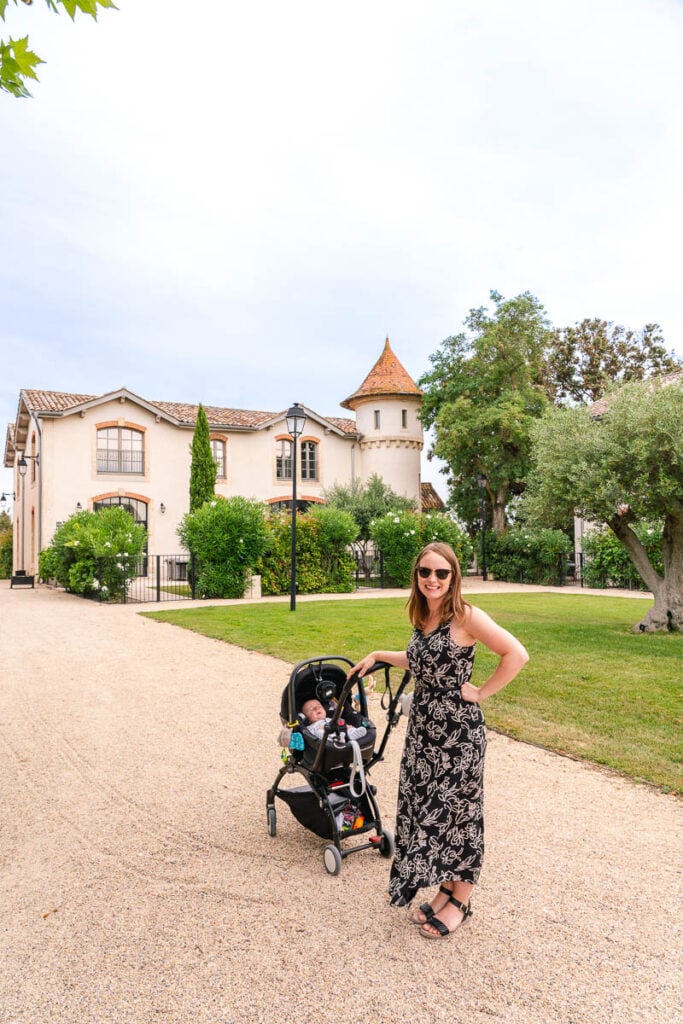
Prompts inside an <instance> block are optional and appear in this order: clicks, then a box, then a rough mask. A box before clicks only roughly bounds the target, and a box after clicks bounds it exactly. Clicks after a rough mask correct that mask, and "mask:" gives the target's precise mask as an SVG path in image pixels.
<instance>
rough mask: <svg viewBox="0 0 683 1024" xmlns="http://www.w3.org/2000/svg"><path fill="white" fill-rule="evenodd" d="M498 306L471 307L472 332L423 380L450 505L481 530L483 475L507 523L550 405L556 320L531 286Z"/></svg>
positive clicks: (495, 521) (497, 526) (495, 510)
mask: <svg viewBox="0 0 683 1024" xmlns="http://www.w3.org/2000/svg"><path fill="white" fill-rule="evenodd" d="M491 302H492V303H493V306H494V309H493V312H492V313H490V312H489V311H488V309H487V308H486V307H483V306H482V307H480V308H479V309H471V310H470V312H469V314H468V316H467V317H466V319H465V327H466V330H465V331H463V332H462V333H460V334H457V335H455V336H453V337H451V338H446V340H445V341H444V342H443V343H442V345H441V348H440V349H439V351H437V352H436V353H435V354H434V355H433V356H431V362H432V365H433V369H432V370H431V371H430V372H428V373H426V374H425V375H424V376H423V377H422V378H421V380H420V381H419V382H418V383H419V385H420V387H421V388H422V389H423V391H424V397H423V404H422V412H421V418H422V422H423V423H424V425H425V427H427V428H433V430H434V436H435V442H434V446H433V451H432V453H431V454H434V455H436V456H438V457H439V458H440V459H442V460H443V461H444V462H445V463H446V464H447V466H448V471H449V480H448V482H449V486H450V501H449V505H450V506H451V507H452V508H453V509H454V510H455V511H456V512H457V514H458V516H459V518H460V519H461V520H462V521H463V522H464V523H466V524H468V526H469V527H470V528H471V529H472V530H473V529H474V524H475V523H476V522H477V521H478V519H479V512H478V490H477V477H478V476H479V475H482V476H484V477H486V481H487V482H486V494H487V502H488V503H489V504H490V509H491V516H490V519H491V525H492V527H493V529H494V530H495V531H496V532H497V533H500V532H501V531H502V530H504V529H505V528H506V526H507V521H508V516H507V511H508V504H509V502H510V500H511V498H513V497H514V496H515V495H518V494H520V493H521V492H522V491H523V489H524V486H525V480H526V475H527V472H528V469H529V454H530V450H531V439H530V432H531V426H532V424H533V423H534V422H535V421H536V420H537V419H538V418H539V417H540V416H542V415H543V413H544V412H545V410H546V409H547V407H548V404H549V400H548V397H547V395H546V388H547V381H546V364H545V360H544V354H545V351H546V348H547V345H548V340H549V323H548V320H547V318H546V314H545V310H544V309H543V306H542V305H541V303H540V302H539V301H538V299H536V298H535V297H534V296H533V295H531V294H530V293H529V292H524V293H523V294H521V295H518V296H517V297H516V298H514V299H504V298H503V296H502V295H500V294H499V293H498V292H495V291H493V292H491Z"/></svg>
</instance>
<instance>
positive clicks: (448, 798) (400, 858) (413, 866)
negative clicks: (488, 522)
mask: <svg viewBox="0 0 683 1024" xmlns="http://www.w3.org/2000/svg"><path fill="white" fill-rule="evenodd" d="M461 583H462V580H461V574H460V566H459V564H458V559H457V558H456V556H455V553H454V551H453V549H452V548H451V547H449V545H448V544H442V543H439V542H437V543H433V544H428V545H427V546H426V547H425V548H424V549H423V550H422V551H421V552H420V554H419V555H418V557H417V559H416V560H415V565H414V567H413V580H412V589H411V594H410V599H409V601H408V614H409V617H410V621H411V623H412V625H413V627H414V633H413V636H412V639H411V641H410V643H409V644H408V649H407V651H372V652H371V653H370V654H368V655H367V656H366V657H365V658H363V660H362V661H359V662H358V664H357V665H355V666H354V667H353V669H352V670H351V671H352V672H358V674H359V675H360V676H363V675H364V674H366V673H367V672H368V671H369V670H370V668H371V667H372V665H373V664H374V662H376V661H385V662H388V663H389V664H390V665H395V666H396V667H397V668H409V669H410V671H411V673H412V675H413V678H414V681H415V693H414V698H413V704H412V708H411V711H410V718H409V720H408V729H407V732H406V741H405V747H404V750H403V756H402V759H401V770H400V775H399V792H398V808H397V819H396V856H395V858H394V863H393V865H392V868H391V878H390V883H389V893H390V896H391V903H392V905H393V906H399V907H400V906H406V905H407V904H409V903H410V902H411V901H412V900H413V898H414V897H415V894H416V893H417V891H418V889H420V888H422V887H425V886H435V885H438V886H439V890H438V892H437V893H436V895H435V896H434V898H433V899H432V901H431V903H423V904H422V905H421V906H420V908H419V909H417V910H414V911H413V912H412V920H413V921H414V922H415V923H416V924H418V925H419V926H420V934H421V935H423V936H424V937H425V938H428V939H440V938H446V937H447V936H448V935H449V934H450V933H451V932H453V931H455V929H456V928H457V927H458V926H459V925H461V924H462V923H463V921H465V920H466V919H467V918H468V917H469V916H470V914H471V910H470V895H471V892H472V888H473V886H474V885H475V884H476V882H477V880H478V878H479V872H480V870H481V863H482V858H483V854H484V818H483V775H484V751H485V749H486V727H485V724H484V716H483V714H482V711H481V707H480V705H481V703H482V702H483V701H484V700H485V699H486V698H488V697H490V696H491V695H492V694H494V693H497V692H498V690H501V689H502V688H503V687H504V686H506V685H507V684H508V683H509V682H510V680H512V679H514V677H515V676H516V675H517V673H518V672H519V671H520V670H521V669H522V667H523V666H524V665H525V664H526V662H527V661H528V660H529V656H528V654H527V652H526V650H525V649H524V647H522V645H521V644H520V643H519V641H518V640H516V639H515V637H514V636H512V634H511V633H508V632H507V630H505V629H502V628H501V627H500V626H498V625H496V623H495V622H494V621H493V620H492V619H491V618H490V617H489V616H488V615H487V614H486V612H483V611H482V610H481V609H480V608H474V607H473V606H472V605H469V604H467V602H466V601H463V599H462V593H461ZM477 641H480V642H481V643H483V644H485V646H486V647H488V648H489V649H490V650H492V651H493V652H494V653H495V654H497V655H498V656H499V659H500V660H499V661H498V664H497V666H496V668H495V670H494V672H493V673H492V674H491V676H489V678H488V679H487V680H486V682H485V683H483V685H482V686H480V687H476V686H473V685H472V683H471V682H470V677H471V675H472V666H473V663H474V651H475V644H476V642H477Z"/></svg>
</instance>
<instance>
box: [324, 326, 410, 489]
mask: <svg viewBox="0 0 683 1024" xmlns="http://www.w3.org/2000/svg"><path fill="white" fill-rule="evenodd" d="M421 404H422V392H421V391H420V389H419V388H418V386H417V384H416V383H415V381H414V380H413V379H412V377H411V376H410V374H409V373H408V371H407V370H406V369H405V368H404V367H403V366H402V365H401V363H400V362H399V360H398V359H397V358H396V355H395V354H394V352H393V350H392V348H391V345H390V344H389V339H388V338H387V339H386V341H385V343H384V349H383V351H382V354H381V355H380V357H379V359H378V360H377V362H376V363H375V365H374V366H373V368H372V369H371V370H370V373H369V374H368V375H367V377H366V378H365V380H364V381H363V383H362V384H361V386H360V387H359V388H358V390H357V391H354V393H353V394H352V395H350V396H349V397H348V398H347V399H345V400H344V401H343V402H342V403H341V405H342V406H343V407H344V408H345V409H352V410H353V411H354V412H355V414H356V426H357V428H358V433H359V434H360V441H359V448H360V458H359V459H358V461H357V464H356V475H357V477H358V478H360V479H361V480H369V478H370V477H371V476H372V475H373V474H374V473H376V474H377V475H378V476H381V477H382V479H383V480H384V482H385V483H386V484H388V485H389V486H390V487H391V488H392V489H393V490H394V491H395V492H396V493H397V494H404V495H406V496H407V497H409V498H412V499H413V500H414V501H415V502H416V504H417V507H418V508H419V507H420V453H421V452H422V448H423V445H424V436H423V431H422V424H421V422H420V420H419V417H418V413H419V411H420V406H421Z"/></svg>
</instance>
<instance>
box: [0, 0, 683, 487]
mask: <svg viewBox="0 0 683 1024" xmlns="http://www.w3.org/2000/svg"><path fill="white" fill-rule="evenodd" d="M118 6H119V10H118V11H103V12H102V13H101V14H100V17H99V20H98V22H97V23H94V22H93V21H92V20H91V19H89V18H85V17H81V16H78V17H77V20H76V23H75V24H72V22H71V21H70V20H69V18H68V17H67V16H66V14H62V15H60V16H56V15H54V14H50V13H49V11H48V9H47V7H46V6H45V4H44V3H43V2H42V0H36V2H35V3H34V4H33V6H32V7H26V6H24V5H23V4H20V5H19V7H17V8H15V7H13V6H12V7H11V8H9V9H8V12H7V21H6V23H5V24H4V25H3V23H2V22H0V36H2V37H7V36H8V35H12V36H13V37H15V38H16V37H18V36H21V35H24V34H26V33H28V34H29V36H30V41H31V45H32V48H33V49H35V50H36V51H37V52H38V53H39V54H40V56H41V57H43V59H44V60H46V61H47V63H46V64H44V65H43V66H42V67H41V68H40V69H39V74H40V82H39V83H36V84H35V86H34V87H33V88H32V92H33V99H30V100H29V99H26V100H16V99H13V98H12V97H10V96H8V95H6V94H0V118H1V122H0V124H1V127H0V140H1V143H0V144H1V146H2V150H1V153H2V159H1V160H0V240H1V243H2V273H1V275H0V311H1V317H0V345H1V354H2V364H1V365H2V370H1V376H0V414H1V420H2V431H3V444H4V430H5V425H6V423H7V422H9V421H12V420H14V418H15V415H16V408H17V398H18V393H19V390H20V388H22V387H25V388H39V389H46V390H58V391H74V392H81V393H88V394H100V393H103V392H106V391H112V390H115V389H116V388H119V387H128V388H130V389H131V390H132V391H134V392H137V393H138V394H140V395H142V396H144V397H145V398H148V399H152V400H154V399H162V400H167V401H187V402H199V401H202V402H204V403H205V404H213V405H223V406H232V407H239V408H252V409H264V410H270V411H276V410H279V409H285V408H287V406H288V405H289V404H290V403H292V402H294V401H300V402H303V403H304V404H305V405H307V406H309V407H310V408H312V409H315V410H316V411H317V412H319V413H321V414H322V415H329V416H334V415H347V413H346V412H345V411H344V410H341V409H340V408H339V402H340V401H342V400H343V399H344V398H346V397H347V396H348V395H349V394H351V393H352V392H353V391H354V390H355V389H356V388H357V387H358V386H359V384H360V383H361V381H362V380H363V378H364V377H365V375H366V373H367V372H368V371H369V370H370V368H371V366H372V365H373V363H374V362H375V360H376V359H377V358H378V356H379V354H380V352H381V350H382V346H383V343H384V338H385V336H386V335H388V336H389V338H390V339H391V344H392V347H393V349H394V351H395V352H396V354H397V356H398V357H399V359H400V360H401V362H402V363H403V365H404V366H405V367H406V369H407V370H408V372H409V373H410V374H411V375H412V376H413V377H414V378H415V379H417V378H419V376H420V375H421V374H422V373H424V372H425V371H426V370H427V369H428V368H429V365H430V364H429V356H430V355H431V354H432V353H434V352H435V351H436V350H437V348H438V346H439V345H440V343H441V342H442V340H443V339H444V338H446V337H447V336H449V335H451V334H454V333H456V332H457V331H458V330H459V329H460V328H461V326H462V322H463V319H464V317H465V316H466V314H467V312H468V310H469V309H470V308H472V307H475V306H480V305H482V304H486V303H487V301H488V295H489V292H490V290H491V289H496V290H498V291H500V292H502V293H503V294H504V295H505V296H506V297H510V296H513V295H516V294H519V293H520V292H522V291H525V290H529V291H531V292H533V294H534V295H536V296H537V297H538V298H539V299H540V301H541V302H542V303H543V304H544V306H545V308H546V310H547V312H548V315H549V317H550V319H551V320H552V322H553V323H554V324H555V325H556V326H564V325H567V324H571V323H574V322H576V321H580V320H582V319H583V318H584V317H589V316H590V317H593V316H598V317H602V318H605V319H607V320H614V321H616V322H619V323H623V324H625V325H627V326H629V327H633V328H640V327H642V326H643V325H644V324H645V323H647V322H652V321H654V322H658V323H660V324H661V326H662V329H663V332H664V336H665V339H666V341H667V346H668V348H670V349H674V350H675V351H676V352H677V354H678V355H681V356H683V295H682V288H681V257H680V246H681V238H683V212H682V202H681V192H682V186H681V181H682V174H683V103H682V102H681V101H682V97H683V89H682V86H683V61H682V60H681V54H682V53H683V3H682V2H681V0H571V2H563V0H552V2H548V0H515V2H511V0H422V2H421V3H418V2H416V0H413V2H407V0H362V2H360V0H347V2H346V3H345V4H343V5H339V4H335V5H333V4H331V3H327V2H325V0H289V2H287V3H284V2H282V0H260V2H258V0H255V2H252V3H245V2H244V0H241V2H239V3H236V2H232V0H202V2H201V3H194V4H193V3H190V2H188V0H184V2H181V0H118ZM423 478H424V479H427V480H429V479H431V480H432V482H434V483H435V484H436V485H437V487H438V488H439V490H440V491H441V493H443V494H444V495H445V493H446V489H445V483H444V478H443V477H442V476H441V475H440V474H439V473H438V472H437V470H436V467H435V466H434V465H433V464H432V465H430V464H428V463H426V462H425V465H424V471H423ZM0 486H2V488H3V489H5V490H7V489H8V488H9V487H10V486H11V476H10V475H9V473H8V472H7V471H4V470H3V472H2V475H1V476H0Z"/></svg>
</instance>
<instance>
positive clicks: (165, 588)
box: [123, 553, 199, 604]
mask: <svg viewBox="0 0 683 1024" xmlns="http://www.w3.org/2000/svg"><path fill="white" fill-rule="evenodd" d="M138 568H139V570H140V571H139V573H138V574H137V575H136V576H135V577H133V579H131V580H130V581H129V583H128V586H127V587H126V591H125V594H124V596H123V601H124V604H125V603H128V602H130V603H132V602H146V601H155V602H161V601H191V600H192V599H193V598H194V597H195V594H196V586H197V577H198V575H199V567H198V563H197V559H196V558H195V556H194V555H189V554H187V553H181V554H172V555H147V556H146V557H145V559H144V560H143V562H141V563H140V566H139V567H138Z"/></svg>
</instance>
